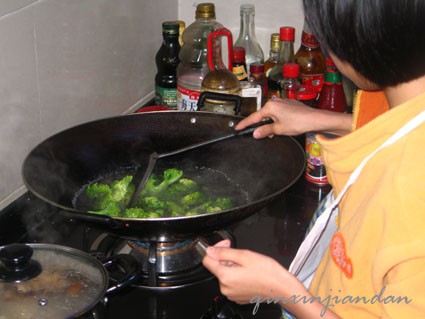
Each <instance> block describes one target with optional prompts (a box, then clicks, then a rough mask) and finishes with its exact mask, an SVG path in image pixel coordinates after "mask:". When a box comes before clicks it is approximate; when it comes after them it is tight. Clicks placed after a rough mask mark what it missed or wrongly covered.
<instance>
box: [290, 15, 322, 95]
mask: <svg viewBox="0 0 425 319" xmlns="http://www.w3.org/2000/svg"><path fill="white" fill-rule="evenodd" d="M295 62H296V63H298V64H299V65H300V77H301V83H302V84H306V85H311V86H314V87H315V88H316V89H317V91H318V92H321V91H322V87H323V83H324V78H325V71H326V58H325V55H324V54H323V52H322V50H321V49H320V43H319V41H317V39H316V37H315V36H314V34H312V33H311V31H310V27H309V26H308V24H307V23H306V22H304V28H303V33H302V35H301V46H300V48H299V49H298V51H297V53H296V54H295Z"/></svg>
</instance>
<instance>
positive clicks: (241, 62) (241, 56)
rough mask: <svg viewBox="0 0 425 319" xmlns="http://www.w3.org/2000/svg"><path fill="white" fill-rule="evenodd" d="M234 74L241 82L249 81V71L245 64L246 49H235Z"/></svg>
mask: <svg viewBox="0 0 425 319" xmlns="http://www.w3.org/2000/svg"><path fill="white" fill-rule="evenodd" d="M233 74H234V75H236V77H237V78H238V80H239V81H248V70H247V69H246V63H245V49H244V48H243V47H233Z"/></svg>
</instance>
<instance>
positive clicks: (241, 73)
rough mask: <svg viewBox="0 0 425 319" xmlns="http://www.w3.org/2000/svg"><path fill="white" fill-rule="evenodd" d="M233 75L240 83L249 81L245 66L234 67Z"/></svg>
mask: <svg viewBox="0 0 425 319" xmlns="http://www.w3.org/2000/svg"><path fill="white" fill-rule="evenodd" d="M233 74H234V75H236V77H237V78H238V80H239V81H243V80H246V79H248V74H247V73H246V70H245V67H244V66H243V65H237V66H234V67H233Z"/></svg>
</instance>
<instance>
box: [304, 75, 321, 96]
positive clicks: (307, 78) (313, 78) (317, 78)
mask: <svg viewBox="0 0 425 319" xmlns="http://www.w3.org/2000/svg"><path fill="white" fill-rule="evenodd" d="M300 78H301V83H302V84H303V85H310V86H312V87H314V88H315V89H316V90H317V92H321V91H322V88H323V84H324V83H325V75H324V74H301V76H300Z"/></svg>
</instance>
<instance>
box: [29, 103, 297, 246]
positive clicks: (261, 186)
mask: <svg viewBox="0 0 425 319" xmlns="http://www.w3.org/2000/svg"><path fill="white" fill-rule="evenodd" d="M240 120H241V118H240V117H237V116H231V115H224V114H219V113H207V112H182V111H162V112H148V113H138V114H131V115H124V116H118V117H111V118H106V119H101V120H97V121H93V122H88V123H85V124H81V125H78V126H75V127H72V128H70V129H67V130H64V131H62V132H59V133H58V134H56V135H53V136H52V137H50V138H48V139H47V140H45V141H43V142H42V143H40V144H39V145H38V146H36V147H35V148H34V149H33V150H32V151H31V152H30V153H29V154H28V156H27V157H26V159H25V160H24V163H23V167H22V175H23V180H24V183H25V184H26V186H27V187H28V189H29V190H30V191H31V192H32V193H34V194H35V195H36V196H38V197H39V198H41V199H42V200H44V201H46V202H48V203H50V204H51V205H54V206H56V207H58V208H60V210H58V213H60V214H62V215H64V216H66V217H67V218H72V219H75V220H80V221H84V222H86V223H90V224H91V225H94V226H96V227H98V228H101V229H104V230H106V231H108V232H110V233H113V234H115V235H118V236H121V237H124V238H129V239H138V240H157V241H172V240H176V239H182V238H190V237H194V236H197V235H200V234H203V233H208V232H212V231H215V230H218V229H223V228H225V227H227V226H229V225H231V224H233V223H235V222H237V221H240V220H242V219H244V218H246V217H248V216H250V215H251V214H253V213H255V212H257V211H258V210H260V209H261V208H263V207H265V206H266V205H267V204H268V203H269V202H270V201H271V200H273V199H275V198H276V197H277V196H279V195H280V194H281V193H283V192H284V191H285V190H286V189H287V188H288V187H289V186H291V185H292V184H293V183H294V182H295V181H296V180H297V179H298V178H299V177H300V175H301V174H302V172H303V170H304V165H305V156H304V151H303V149H302V148H301V147H300V146H299V145H298V143H297V142H296V141H295V140H294V139H293V138H290V137H284V136H276V137H274V138H273V139H269V138H265V139H261V140H255V139H254V138H252V136H251V135H248V136H240V137H237V138H233V139H230V140H227V141H225V142H220V143H216V144H212V145H208V146H205V147H202V148H200V149H195V150H192V151H189V152H185V153H183V154H180V155H178V156H172V157H170V160H169V161H171V162H167V163H161V164H160V165H159V163H158V165H157V166H158V167H157V168H158V169H161V166H162V168H167V167H178V168H179V169H183V170H184V172H185V174H186V173H187V174H188V175H189V176H188V177H189V178H193V179H195V180H196V179H198V180H199V181H201V182H202V183H204V184H206V185H207V186H208V188H209V189H211V190H214V192H215V195H217V196H227V197H230V198H231V199H232V200H233V201H234V203H235V206H234V207H233V208H231V209H228V210H225V211H221V212H218V213H213V214H207V215H197V216H184V217H166V218H148V219H141V218H140V219H129V218H112V217H107V216H101V215H95V214H91V213H88V212H87V210H90V207H85V206H84V205H83V203H79V202H78V198H79V196H78V195H79V194H80V193H81V191H82V188H83V186H84V185H87V184H88V183H90V182H93V181H95V180H99V179H101V178H105V179H107V178H108V176H109V177H110V176H111V174H112V173H113V174H114V175H113V177H114V178H118V177H117V176H123V175H126V174H129V173H131V174H132V173H134V172H135V171H136V169H137V168H138V167H139V166H142V167H143V166H146V165H147V162H148V157H149V154H150V153H152V152H153V151H156V152H158V153H161V152H167V151H171V150H174V149H177V148H181V147H184V146H187V145H190V144H193V143H198V142H200V141H203V140H206V139H211V138H214V137H218V136H221V135H225V134H228V133H230V132H232V131H233V130H234V125H235V124H236V123H237V122H238V121H240Z"/></svg>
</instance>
